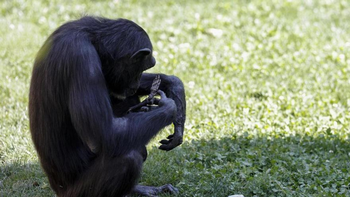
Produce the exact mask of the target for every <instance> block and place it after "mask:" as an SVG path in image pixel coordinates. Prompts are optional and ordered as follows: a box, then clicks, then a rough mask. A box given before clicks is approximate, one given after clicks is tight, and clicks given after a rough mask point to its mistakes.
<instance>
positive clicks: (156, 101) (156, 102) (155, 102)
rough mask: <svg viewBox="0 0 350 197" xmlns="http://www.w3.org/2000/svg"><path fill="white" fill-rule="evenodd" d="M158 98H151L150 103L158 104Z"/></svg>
mask: <svg viewBox="0 0 350 197" xmlns="http://www.w3.org/2000/svg"><path fill="white" fill-rule="evenodd" d="M159 101H160V99H157V98H153V99H152V104H155V105H158V104H159Z"/></svg>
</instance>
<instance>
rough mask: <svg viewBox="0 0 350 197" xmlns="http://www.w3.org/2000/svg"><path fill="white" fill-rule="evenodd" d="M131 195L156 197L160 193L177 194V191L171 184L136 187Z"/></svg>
mask: <svg viewBox="0 0 350 197" xmlns="http://www.w3.org/2000/svg"><path fill="white" fill-rule="evenodd" d="M132 193H134V194H138V195H142V196H151V197H156V196H157V195H158V194H161V193H170V194H178V193H179V190H178V189H176V188H175V187H173V186H172V185H171V184H166V185H163V186H160V187H153V186H143V185H136V186H135V188H134V189H133V191H132Z"/></svg>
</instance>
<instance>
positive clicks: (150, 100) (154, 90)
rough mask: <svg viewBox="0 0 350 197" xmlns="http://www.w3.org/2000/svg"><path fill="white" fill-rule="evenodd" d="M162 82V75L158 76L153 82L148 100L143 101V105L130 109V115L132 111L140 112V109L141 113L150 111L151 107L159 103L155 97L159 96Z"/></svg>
mask: <svg viewBox="0 0 350 197" xmlns="http://www.w3.org/2000/svg"><path fill="white" fill-rule="evenodd" d="M161 82H162V80H161V79H160V75H157V76H156V77H155V78H154V80H153V82H152V86H151V93H150V94H149V95H148V98H146V99H145V100H143V101H142V102H141V103H139V104H137V105H135V106H133V107H130V109H129V110H128V113H129V112H132V111H138V109H140V111H145V112H146V111H149V109H150V108H149V106H150V105H153V104H155V103H158V100H157V99H156V98H154V97H155V96H156V95H157V94H158V90H159V86H160V83H161Z"/></svg>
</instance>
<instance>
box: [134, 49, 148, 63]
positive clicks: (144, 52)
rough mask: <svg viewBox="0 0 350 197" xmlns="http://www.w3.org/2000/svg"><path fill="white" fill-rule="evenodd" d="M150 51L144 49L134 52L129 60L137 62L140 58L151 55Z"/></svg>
mask: <svg viewBox="0 0 350 197" xmlns="http://www.w3.org/2000/svg"><path fill="white" fill-rule="evenodd" d="M151 52H152V51H151V49H149V48H144V49H140V50H138V51H136V52H135V53H134V54H133V55H132V56H131V58H130V59H131V60H133V61H139V60H141V59H142V58H144V57H146V56H147V55H149V54H151Z"/></svg>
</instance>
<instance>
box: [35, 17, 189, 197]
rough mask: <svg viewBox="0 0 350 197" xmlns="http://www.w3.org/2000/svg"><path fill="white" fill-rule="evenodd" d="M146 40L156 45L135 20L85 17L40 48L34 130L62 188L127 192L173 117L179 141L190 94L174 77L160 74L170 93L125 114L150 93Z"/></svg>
mask: <svg viewBox="0 0 350 197" xmlns="http://www.w3.org/2000/svg"><path fill="white" fill-rule="evenodd" d="M143 48H148V49H150V50H152V44H151V42H150V40H149V38H148V35H147V34H146V32H145V31H144V30H143V29H142V28H141V27H139V26H138V25H136V24H135V23H133V22H131V21H128V20H125V19H118V20H109V19H105V18H93V17H83V18H81V19H79V20H76V21H72V22H68V23H66V24H64V25H62V26H61V27H59V28H58V29H57V30H56V31H55V32H54V33H53V34H52V35H51V36H50V37H49V38H48V39H47V41H46V42H45V43H44V45H43V47H42V48H41V49H40V51H39V53H38V55H37V58H36V60H35V64H34V69H33V75H32V79H31V85H30V95H29V118H30V130H31V134H32V139H33V142H34V145H35V148H36V150H37V152H38V155H39V159H40V162H41V165H42V167H43V169H44V171H45V173H46V175H47V176H48V178H49V182H50V185H51V187H52V189H53V190H54V191H55V192H56V193H57V195H58V196H70V197H74V196H101V197H102V196H104V197H106V196H124V195H126V194H128V193H130V191H131V190H132V188H133V187H134V186H135V184H136V182H137V179H138V177H139V175H140V172H141V168H142V162H143V160H144V159H145V157H146V155H147V153H146V152H145V151H146V150H145V145H146V144H147V143H148V142H149V140H150V139H151V138H152V137H153V136H154V135H156V134H157V133H158V132H159V131H160V130H161V129H162V128H164V127H165V126H167V125H169V124H171V123H172V122H174V124H175V127H178V128H179V129H178V130H179V131H180V132H178V133H179V134H180V135H181V140H180V141H181V142H182V133H183V124H184V120H185V95H184V89H183V85H182V83H181V81H180V80H179V79H178V78H176V77H171V76H166V75H161V76H162V81H164V84H166V85H163V86H164V87H163V88H162V89H163V90H164V91H165V92H166V94H167V95H168V96H169V95H170V96H169V97H170V98H172V97H174V98H173V99H169V98H166V97H165V98H162V99H161V100H160V103H159V106H158V107H155V108H153V109H152V110H151V111H150V112H138V113H129V114H125V112H126V111H127V110H128V108H129V107H131V106H133V105H135V104H137V103H138V102H139V99H138V96H139V95H146V94H148V93H149V92H148V91H149V88H150V86H151V83H152V80H153V78H154V76H153V75H152V74H142V72H143V71H144V70H146V69H148V68H150V67H152V66H154V64H155V60H154V58H153V57H152V54H148V53H147V52H140V53H137V51H138V50H140V49H143ZM135 53H137V55H136V56H135V57H133V58H131V56H132V55H133V54H135ZM174 80H175V81H174ZM148 81H149V82H148ZM173 82H175V83H176V84H174V83H173ZM172 87H174V88H172ZM136 90H137V93H136ZM135 93H136V94H135ZM111 94H116V95H119V97H117V98H113V97H111V96H110V95H111ZM123 96H125V99H121V98H120V97H123ZM174 100H175V102H174ZM176 111H178V112H179V111H180V113H179V114H180V115H176ZM175 116H176V117H177V118H176V117H175ZM177 125H178V126H177ZM179 139H180V138H179ZM181 142H180V143H181ZM180 143H177V144H175V145H172V147H170V148H168V149H172V148H173V147H175V146H177V145H178V144H180Z"/></svg>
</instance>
